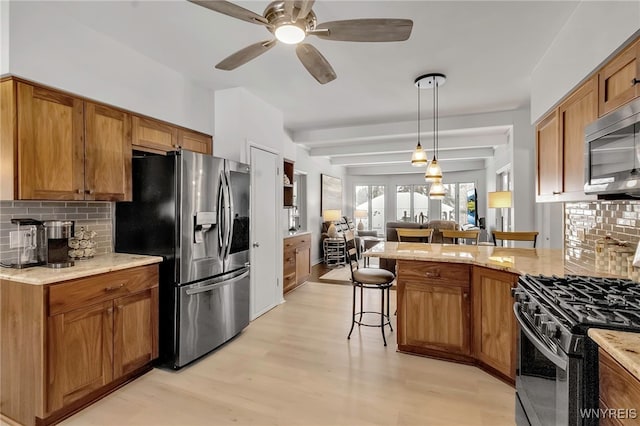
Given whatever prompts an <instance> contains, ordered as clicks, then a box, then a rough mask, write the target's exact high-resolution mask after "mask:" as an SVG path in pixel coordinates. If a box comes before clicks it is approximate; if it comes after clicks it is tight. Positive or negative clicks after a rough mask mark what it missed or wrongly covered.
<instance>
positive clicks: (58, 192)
mask: <svg viewBox="0 0 640 426" xmlns="http://www.w3.org/2000/svg"><path fill="white" fill-rule="evenodd" d="M0 105H1V108H0V199H2V200H99V201H129V200H131V197H132V193H131V156H132V149H137V150H142V151H149V152H153V153H159V154H166V153H167V152H169V151H175V150H177V149H186V150H190V151H196V152H201V153H204V154H212V149H213V148H212V146H213V139H212V137H211V136H209V135H205V134H203V133H199V132H195V131H193V130H189V129H184V128H181V127H178V126H173V125H171V124H168V123H165V122H162V121H158V120H154V119H151V118H146V117H140V116H138V115H136V114H132V113H130V112H128V111H125V110H122V109H119V108H115V107H111V106H108V105H104V104H99V103H95V102H92V101H89V100H87V99H84V98H82V97H80V96H76V95H73V94H69V93H65V92H61V91H58V90H54V89H50V88H46V87H42V86H40V85H38V84H33V83H30V82H28V81H24V80H22V79H19V78H14V77H6V78H3V79H2V80H1V81H0Z"/></svg>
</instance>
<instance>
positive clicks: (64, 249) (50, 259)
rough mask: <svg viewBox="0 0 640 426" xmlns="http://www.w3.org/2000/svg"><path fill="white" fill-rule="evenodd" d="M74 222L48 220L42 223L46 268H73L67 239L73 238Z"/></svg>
mask: <svg viewBox="0 0 640 426" xmlns="http://www.w3.org/2000/svg"><path fill="white" fill-rule="evenodd" d="M73 227H74V222H73V221H71V220H67V221H63V220H48V221H46V222H44V228H45V230H46V236H47V267H49V268H68V267H69V266H73V265H74V263H73V260H71V259H70V258H69V238H71V237H72V236H73Z"/></svg>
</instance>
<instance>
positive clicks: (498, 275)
mask: <svg viewBox="0 0 640 426" xmlns="http://www.w3.org/2000/svg"><path fill="white" fill-rule="evenodd" d="M364 256H368V257H379V258H387V259H395V260H397V269H396V275H397V300H398V302H397V309H398V310H397V321H398V326H397V343H398V350H399V351H401V352H407V353H412V354H418V355H424V356H430V357H434V358H440V359H446V360H450V361H456V362H462V363H467V364H473V365H477V366H479V367H480V368H482V369H484V370H485V371H487V372H489V373H490V374H492V375H494V376H496V377H498V378H500V379H502V380H504V381H506V382H507V383H510V384H512V385H513V384H514V382H515V369H516V355H517V348H516V342H517V333H518V328H517V322H516V319H515V317H514V315H513V299H512V296H511V288H513V287H515V285H516V283H517V281H518V277H519V276H520V275H522V274H532V275H557V276H564V275H567V274H585V275H595V271H591V270H575V269H572V270H569V269H567V268H566V266H565V262H564V257H563V254H562V250H559V249H540V248H508V247H494V246H471V245H452V244H423V243H399V242H390V241H385V242H382V243H380V244H377V245H376V246H374V247H373V248H371V249H370V250H368V251H366V252H365V253H364Z"/></svg>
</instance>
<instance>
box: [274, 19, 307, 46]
mask: <svg viewBox="0 0 640 426" xmlns="http://www.w3.org/2000/svg"><path fill="white" fill-rule="evenodd" d="M275 36H276V38H277V39H278V40H279V41H281V42H282V43H285V44H298V43H300V42H301V41H302V40H304V38H305V37H306V36H307V33H306V32H305V30H304V29H302V28H300V27H299V26H297V25H295V24H284V25H280V26H279V27H278V28H276V30H275Z"/></svg>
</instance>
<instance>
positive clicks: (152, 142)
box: [131, 115, 178, 153]
mask: <svg viewBox="0 0 640 426" xmlns="http://www.w3.org/2000/svg"><path fill="white" fill-rule="evenodd" d="M131 126H132V130H131V133H132V137H133V140H132V142H131V144H132V145H133V147H134V149H136V148H139V149H142V150H150V151H152V152H158V153H164V152H168V151H175V150H176V149H177V148H178V129H176V128H175V127H172V126H170V125H168V124H165V123H162V122H160V121H156V120H151V119H149V118H142V117H138V116H135V115H134V116H133V117H132V118H131Z"/></svg>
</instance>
